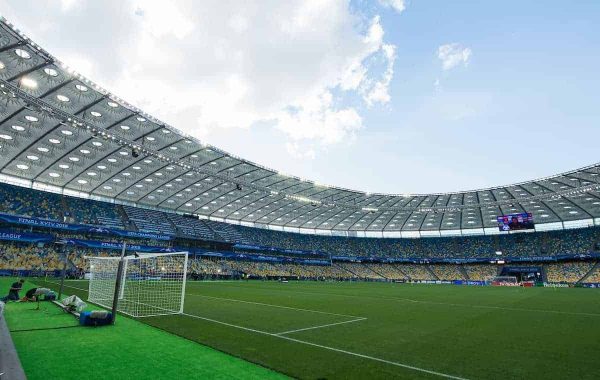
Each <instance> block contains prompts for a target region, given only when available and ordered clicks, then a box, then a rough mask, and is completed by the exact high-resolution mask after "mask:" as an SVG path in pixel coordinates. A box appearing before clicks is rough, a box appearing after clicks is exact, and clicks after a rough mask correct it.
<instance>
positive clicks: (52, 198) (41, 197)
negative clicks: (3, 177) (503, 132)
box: [0, 184, 64, 222]
mask: <svg viewBox="0 0 600 380" xmlns="http://www.w3.org/2000/svg"><path fill="white" fill-rule="evenodd" d="M63 209H64V208H63V206H62V201H61V196H60V195H58V194H53V193H48V192H42V191H35V190H31V189H25V188H22V187H18V186H11V185H6V184H2V185H0V212H4V213H8V214H14V215H21V216H30V217H35V218H43V219H51V220H56V221H60V222H62V221H63Z"/></svg>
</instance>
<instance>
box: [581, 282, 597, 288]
mask: <svg viewBox="0 0 600 380" xmlns="http://www.w3.org/2000/svg"><path fill="white" fill-rule="evenodd" d="M581 286H582V287H584V288H595V289H600V283H599V282H586V283H584V284H581Z"/></svg>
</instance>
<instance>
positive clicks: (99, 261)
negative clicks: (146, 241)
mask: <svg viewBox="0 0 600 380" xmlns="http://www.w3.org/2000/svg"><path fill="white" fill-rule="evenodd" d="M85 258H86V259H87V260H88V262H89V270H90V272H89V273H90V276H89V277H90V278H89V292H88V301H90V302H91V303H94V304H97V305H99V306H103V307H105V308H107V309H112V307H113V306H117V308H116V310H117V311H119V312H121V313H124V314H126V315H129V316H132V317H136V318H140V317H151V316H157V315H167V314H180V313H183V306H184V301H185V283H186V273H187V261H188V252H169V253H136V254H135V255H132V256H124V257H122V258H121V257H95V256H86V257H85ZM121 260H122V265H121V271H120V272H121V273H120V278H119V263H120V262H121ZM115 291H116V292H117V294H115Z"/></svg>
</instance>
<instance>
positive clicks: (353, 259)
mask: <svg viewBox="0 0 600 380" xmlns="http://www.w3.org/2000/svg"><path fill="white" fill-rule="evenodd" d="M599 258H600V253H595V252H589V253H584V254H577V255H558V256H532V257H498V256H495V257H478V258H424V257H410V258H407V257H402V258H384V257H357V256H331V259H332V260H335V261H348V262H355V263H363V262H378V263H409V264H475V263H496V262H498V260H503V261H505V262H507V263H510V262H519V263H521V262H525V263H526V262H557V261H567V260H585V259H599Z"/></svg>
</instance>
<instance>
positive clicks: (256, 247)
mask: <svg viewBox="0 0 600 380" xmlns="http://www.w3.org/2000/svg"><path fill="white" fill-rule="evenodd" d="M233 248H234V249H241V250H246V251H263V252H264V251H266V252H275V253H283V254H289V255H313V256H328V254H327V253H325V252H322V251H304V250H300V249H287V248H277V247H266V246H262V245H250V244H235V245H234V246H233Z"/></svg>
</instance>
